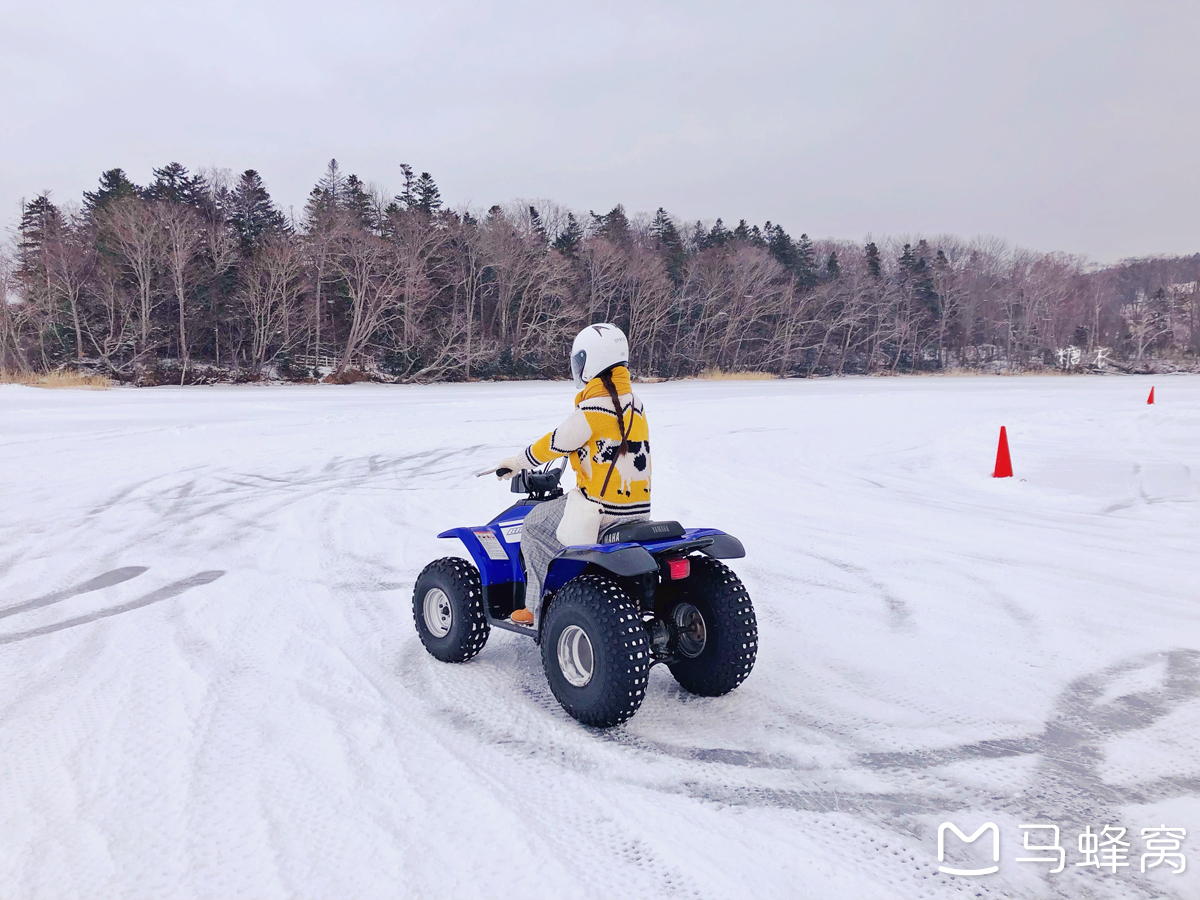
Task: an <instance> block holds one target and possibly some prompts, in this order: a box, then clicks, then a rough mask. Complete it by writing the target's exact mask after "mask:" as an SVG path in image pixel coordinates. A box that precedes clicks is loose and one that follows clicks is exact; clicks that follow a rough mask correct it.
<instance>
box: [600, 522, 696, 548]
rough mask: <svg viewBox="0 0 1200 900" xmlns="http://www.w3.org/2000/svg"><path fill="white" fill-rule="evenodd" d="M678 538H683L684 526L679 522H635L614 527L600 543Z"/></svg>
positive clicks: (605, 533)
mask: <svg viewBox="0 0 1200 900" xmlns="http://www.w3.org/2000/svg"><path fill="white" fill-rule="evenodd" d="M678 537H683V526H682V525H680V524H679V523H678V522H674V521H668V522H634V523H633V524H632V525H613V526H612V527H610V528H609V529H608V530H607V531H605V532H604V534H603V535H602V536H601V538H600V543H602V544H624V543H627V542H633V541H667V540H671V539H672V538H678Z"/></svg>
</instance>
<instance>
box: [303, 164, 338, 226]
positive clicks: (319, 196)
mask: <svg viewBox="0 0 1200 900" xmlns="http://www.w3.org/2000/svg"><path fill="white" fill-rule="evenodd" d="M345 192H346V179H345V178H344V177H343V176H342V170H341V168H340V167H339V166H338V161H337V160H336V159H331V160H330V161H329V165H328V166H326V167H325V174H324V175H322V176H321V180H320V181H318V182H317V183H316V185H315V186H314V187H313V189H312V190H311V191H309V193H308V202H307V203H305V204H304V223H305V225H306V226H307V227H308V228H313V227H314V226H315V225H316V224H317V222H318V221H319V220H320V219H322V218H323V217H324V216H325V215H326V214H328V213H330V212H332V211H334V210H336V209H338V208H339V207H340V206H341V202H342V199H343V196H344V194H345Z"/></svg>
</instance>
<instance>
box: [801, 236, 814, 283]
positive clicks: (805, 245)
mask: <svg viewBox="0 0 1200 900" xmlns="http://www.w3.org/2000/svg"><path fill="white" fill-rule="evenodd" d="M796 277H797V278H798V279H799V281H800V284H801V285H803V286H804V287H813V286H815V285H816V283H817V280H818V279H817V253H816V251H815V250H814V249H813V245H812V241H810V240H809V239H808V235H807V234H802V235H800V240H799V241H798V242H797V243H796Z"/></svg>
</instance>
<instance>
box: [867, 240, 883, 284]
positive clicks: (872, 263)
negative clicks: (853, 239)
mask: <svg viewBox="0 0 1200 900" xmlns="http://www.w3.org/2000/svg"><path fill="white" fill-rule="evenodd" d="M867 271H868V272H870V273H871V277H872V278H882V277H883V263H882V262H881V261H880V259H879V248H878V247H876V246H875V242H874V241H868V242H867Z"/></svg>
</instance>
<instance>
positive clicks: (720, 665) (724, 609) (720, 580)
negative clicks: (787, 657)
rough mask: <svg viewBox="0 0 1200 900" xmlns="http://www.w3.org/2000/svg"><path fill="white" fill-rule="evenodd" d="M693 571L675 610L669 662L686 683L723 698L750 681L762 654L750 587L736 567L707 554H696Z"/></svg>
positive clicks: (697, 691)
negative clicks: (672, 658)
mask: <svg viewBox="0 0 1200 900" xmlns="http://www.w3.org/2000/svg"><path fill="white" fill-rule="evenodd" d="M691 563H692V574H691V577H689V578H688V579H687V581H686V582H680V584H686V589H685V592H684V593H683V596H682V597H681V598H680V601H679V602H678V603H677V604H675V606H674V607H672V609H671V615H670V618H671V620H672V621H673V623H674V626H675V631H676V653H675V661H674V662H672V663H669V664H668V668H670V670H671V674H672V675H674V676H675V680H676V681H678V682H679V684H680V686H681V687H682V688H683V689H684V690H686V691H690V692H691V693H693V694H700V695H701V696H704V697H719V696H721V695H722V694H728V693H729V692H730V691H732V690H733V689H734V688H736V687H737V686H738V685H739V684H741V683H742V682H743V681H745V680H746V676H747V675H749V674H750V670H751V669H753V668H754V660H755V658H756V657H757V655H758V622H757V620H756V619H755V617H754V605H753V604H752V603H751V602H750V595H749V593H747V591H746V586H745V585H744V584H742V582H741V579H739V578H738V577H737V575H735V574H734V573H733V572H732V570H730V569H729V568H728V567H727V566H725V565H723V564H722V563H719V562H717V560H715V559H712V558H710V557H707V556H693V557H691Z"/></svg>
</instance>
